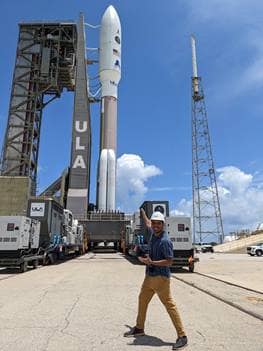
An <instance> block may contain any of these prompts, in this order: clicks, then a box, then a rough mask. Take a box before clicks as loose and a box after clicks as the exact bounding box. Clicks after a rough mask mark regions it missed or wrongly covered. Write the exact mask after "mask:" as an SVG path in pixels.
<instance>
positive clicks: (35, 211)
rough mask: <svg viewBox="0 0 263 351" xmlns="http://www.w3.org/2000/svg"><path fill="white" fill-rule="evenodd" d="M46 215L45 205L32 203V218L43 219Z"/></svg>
mask: <svg viewBox="0 0 263 351" xmlns="http://www.w3.org/2000/svg"><path fill="white" fill-rule="evenodd" d="M44 214H45V204H44V203H40V202H32V203H31V208H30V217H43V216H44Z"/></svg>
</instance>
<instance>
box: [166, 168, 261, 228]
mask: <svg viewBox="0 0 263 351" xmlns="http://www.w3.org/2000/svg"><path fill="white" fill-rule="evenodd" d="M217 172H218V173H219V175H218V182H217V183H218V192H219V198H220V207H221V212H222V218H223V224H224V231H225V234H227V233H229V232H230V231H236V230H241V229H250V230H253V229H255V228H256V227H257V225H258V224H259V223H261V222H263V188H262V185H263V184H262V183H260V184H259V182H258V180H257V179H256V178H257V176H258V175H257V176H255V175H252V174H248V173H245V172H244V171H242V170H240V169H239V168H237V167H234V166H227V167H222V168H219V169H218V170H217ZM191 207H192V199H188V200H187V199H182V200H181V201H180V202H179V203H178V205H177V206H176V209H175V210H174V211H172V213H173V212H174V214H175V215H176V214H177V213H180V214H185V215H189V214H191V213H192V209H191Z"/></svg>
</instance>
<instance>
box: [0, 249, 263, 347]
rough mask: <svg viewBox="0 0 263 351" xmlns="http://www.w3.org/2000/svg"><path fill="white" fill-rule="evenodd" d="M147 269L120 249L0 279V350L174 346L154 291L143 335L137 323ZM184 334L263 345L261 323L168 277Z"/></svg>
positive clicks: (217, 342) (208, 343) (194, 340)
mask: <svg viewBox="0 0 263 351" xmlns="http://www.w3.org/2000/svg"><path fill="white" fill-rule="evenodd" d="M143 277H144V267H143V266H141V265H134V264H131V263H130V262H129V261H127V260H126V259H125V258H124V257H123V256H122V255H121V254H96V255H94V256H93V255H92V254H87V255H85V256H82V257H79V258H77V259H73V260H71V261H68V262H65V263H62V264H59V265H55V266H46V267H43V268H40V269H37V270H32V271H29V272H27V273H24V274H19V275H16V276H12V277H11V278H9V279H5V280H2V281H1V280H0V350H1V351H13V350H14V351H15V350H16V351H20V350H21V351H22V350H27V351H31V350H32V351H40V350H41V351H53V350H54V351H55V350H56V351H57V350H63V351H64V350H65V351H71V350H72V351H73V350H74V351H84V350H85V351H86V350H88V351H90V350H96V351H104V350H107V351H108V350H113V351H114V350H118V351H125V350H130V351H131V350H136V351H144V350H156V349H158V350H160V351H161V350H171V348H172V344H173V343H174V342H175V340H176V333H175V331H174V329H173V326H172V324H171V322H170V319H169V316H168V314H167V313H166V311H165V309H164V308H163V306H162V305H161V303H160V302H159V300H158V298H157V297H154V298H153V300H152V302H151V304H150V306H149V311H148V316H147V322H146V330H145V331H146V333H147V335H146V336H144V337H139V338H135V339H134V338H132V339H130V338H128V339H127V338H124V337H123V333H124V332H125V331H126V330H128V329H129V327H132V326H133V325H134V321H135V318H136V310H137V296H138V293H139V289H140V285H141V283H142V280H143ZM172 291H173V294H174V297H175V299H176V302H177V305H178V308H179V311H180V312H181V315H182V319H183V322H184V324H185V329H186V330H187V334H188V337H189V346H188V347H187V350H189V351H190V350H195V351H199V350H200V351H201V350H202V351H208V350H213V351H221V350H229V351H237V350H238V351H240V350H246V349H249V350H251V351H262V350H263V347H262V327H263V323H262V322H261V321H259V320H257V319H255V318H253V317H250V316H248V315H246V314H244V313H242V312H240V311H238V310H235V309H234V308H232V307H230V306H227V305H225V304H224V303H222V302H220V301H218V300H216V299H214V298H212V297H209V296H207V295H205V294H204V293H202V292H200V291H198V290H196V289H194V288H191V287H189V286H187V285H185V284H184V283H181V282H178V281H175V280H172Z"/></svg>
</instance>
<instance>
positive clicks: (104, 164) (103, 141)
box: [97, 6, 121, 211]
mask: <svg viewBox="0 0 263 351" xmlns="http://www.w3.org/2000/svg"><path fill="white" fill-rule="evenodd" d="M99 76H100V83H101V126H100V157H99V164H98V184H97V206H98V209H99V210H103V211H111V210H115V192H116V148H117V98H118V84H119V81H120V79H121V24H120V19H119V16H118V14H117V12H116V10H115V8H114V7H113V6H109V7H108V8H107V9H106V11H105V13H104V14H103V17H102V21H101V30H100V56H99Z"/></svg>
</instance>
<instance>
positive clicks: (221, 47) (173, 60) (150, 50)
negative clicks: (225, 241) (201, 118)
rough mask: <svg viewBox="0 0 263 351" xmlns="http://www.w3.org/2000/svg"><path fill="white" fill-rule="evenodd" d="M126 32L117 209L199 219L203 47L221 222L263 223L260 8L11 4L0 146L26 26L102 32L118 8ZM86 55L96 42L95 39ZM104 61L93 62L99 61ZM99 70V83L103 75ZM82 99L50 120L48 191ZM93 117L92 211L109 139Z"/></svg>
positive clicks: (170, 1)
mask: <svg viewBox="0 0 263 351" xmlns="http://www.w3.org/2000/svg"><path fill="white" fill-rule="evenodd" d="M110 4H112V5H114V6H115V8H116V9H117V11H118V13H119V16H120V20H121V23H122V36H123V39H122V79H121V82H120V85H119V105H118V109H119V110H118V157H119V173H118V174H119V176H118V204H119V206H120V208H121V209H123V210H126V211H129V212H132V211H134V210H136V209H137V208H138V207H139V205H140V204H141V202H142V201H144V200H146V199H149V200H151V199H152V200H169V201H170V207H171V209H172V210H174V211H175V212H174V213H190V211H191V78H190V77H191V48H190V38H189V37H190V34H191V33H194V34H195V36H196V40H197V58H198V71H199V75H200V76H202V79H203V84H204V90H205V96H206V105H207V110H208V118H209V127H210V134H211V140H212V147H213V154H214V160H215V166H216V169H217V176H218V184H219V192H220V195H221V206H222V213H223V221H224V225H225V228H226V232H228V231H230V230H235V229H241V228H252V227H253V228H254V227H255V226H256V225H257V223H260V222H263V156H262V151H261V150H262V149H261V147H262V146H261V145H262V135H261V134H262V118H263V114H262V112H263V104H262V90H261V89H262V86H263V44H262V43H263V42H262V34H263V15H262V14H263V2H262V1H260V0H257V1H256V0H250V1H249V2H248V1H245V0H239V1H236V0H235V1H234V0H199V1H192V0H187V1H185V0H165V1H164V0H162V1H161V0H144V1H141V0H133V1H131V0H129V1H128V0H122V1H120V0H119V1H115V0H112V1H111V2H109V1H104V0H99V1H82V0H75V1H62V0H53V1H52V2H44V1H37V0H34V1H33V0H25V1H19V0H12V1H7V0H1V3H0V10H1V11H0V16H1V21H0V29H1V32H2V33H4V35H2V38H1V40H2V48H3V50H2V52H1V55H0V77H1V79H0V91H1V104H0V143H1V144H2V140H3V134H4V130H5V126H6V118H7V112H8V104H9V97H10V89H11V79H12V72H13V67H14V60H15V50H16V44H17V35H18V25H17V24H18V22H20V21H31V20H39V19H41V20H51V19H61V20H65V19H73V20H76V21H77V19H78V15H79V12H80V11H83V12H84V14H85V20H86V21H87V22H89V23H92V24H98V23H99V22H100V19H101V16H102V14H103V12H104V11H105V9H106V7H107V6H108V5H110ZM86 39H87V46H88V47H94V46H98V31H96V30H92V29H87V32H86ZM90 55H94V54H90ZM95 73H96V72H94V69H92V70H91V71H90V75H91V76H92V75H95ZM72 109H73V96H72V95H71V94H70V93H65V94H64V96H62V98H61V99H59V100H57V101H56V102H54V103H53V104H51V105H50V106H48V107H47V109H46V110H45V111H44V115H43V123H42V133H41V149H40V158H39V185H38V187H39V189H40V190H41V189H43V188H44V187H45V186H46V185H48V184H49V183H50V182H51V181H52V180H54V179H55V178H56V177H57V176H59V174H60V173H61V171H62V170H63V169H64V168H65V167H67V165H68V162H69V157H70V138H71V130H70V128H71V117H72ZM98 128H99V114H98V107H96V106H95V107H92V132H93V136H92V138H93V145H92V146H93V148H92V168H91V172H92V178H91V200H92V201H95V178H96V167H97V166H96V165H97V159H98V138H99V129H98Z"/></svg>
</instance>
